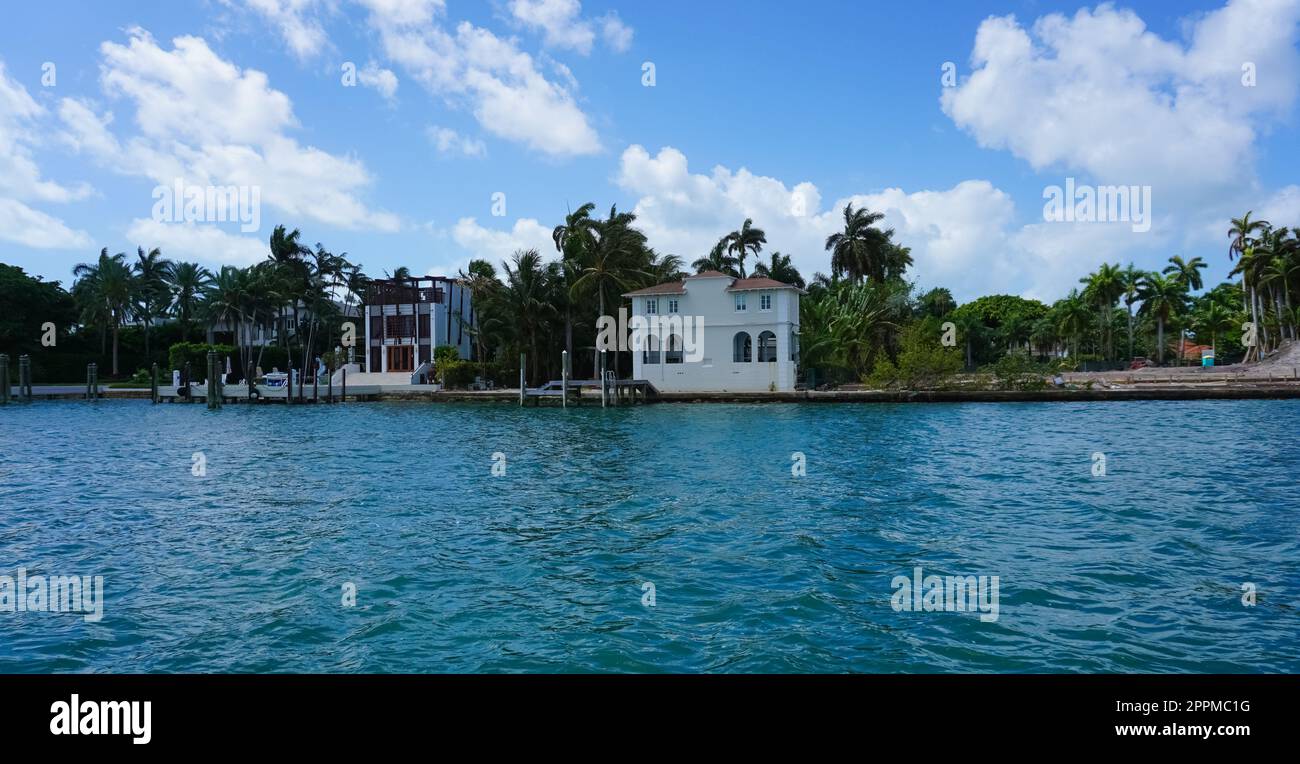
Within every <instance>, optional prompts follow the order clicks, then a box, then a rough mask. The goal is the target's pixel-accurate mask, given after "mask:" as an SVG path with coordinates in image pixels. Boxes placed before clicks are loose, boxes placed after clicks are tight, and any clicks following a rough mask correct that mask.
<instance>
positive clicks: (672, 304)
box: [668, 300, 677, 313]
mask: <svg viewBox="0 0 1300 764" xmlns="http://www.w3.org/2000/svg"><path fill="white" fill-rule="evenodd" d="M668 312H669V313H676V312H677V301H676V300H669V301H668Z"/></svg>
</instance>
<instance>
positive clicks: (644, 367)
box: [632, 277, 799, 392]
mask: <svg viewBox="0 0 1300 764" xmlns="http://www.w3.org/2000/svg"><path fill="white" fill-rule="evenodd" d="M731 282H732V279H731V278H730V277H712V278H690V279H687V281H686V292H685V294H681V295H652V296H637V297H633V298H632V315H634V316H645V315H647V313H646V303H647V301H648V300H658V306H657V307H658V313H659V314H660V315H665V316H666V315H670V314H669V311H668V307H669V306H668V301H669V300H674V299H675V300H677V301H678V308H677V312H678V313H679V314H681V315H682V317H683V319H688V320H689V319H690V318H691V317H693V316H699V317H701V318H702V320H703V323H704V332H703V344H702V351H703V357H702V358H701V359H700V360H699V361H697V362H691V361H690V360H689V354H688V353H687V354H684V355H686V356H687V360H686V362H685V363H680V364H670V363H665V362H664V354H663V353H662V352H661V353H660V362H659V363H657V364H652V363H645V362H644V357H643V355H642V354H641V353H639V352H638V353H633V354H632V374H633V377H634V378H635V379H645V380H649V381H650V382H651V383H652V384H654V386H655V387H656V388H658V389H659V390H663V391H665V392H762V391H768V390H777V391H790V390H794V384H795V371H796V364H795V362H794V361H792V360H791V358H790V350H791V331H792V330H793V331H796V332H797V331H798V327H799V292H798V291H797V290H794V289H765V290H752V291H745V292H742V293H741V294H744V295H745V302H746V310H744V311H743V312H742V311H737V310H736V308H735V298H734V296H735V295H736V294H737V293H736V292H729V291H727V287H728V286H729V285H730V284H731ZM764 294H766V295H770V296H771V298H772V308H771V309H770V310H766V311H764V310H761V309H760V307H759V306H760V305H761V299H760V295H764ZM765 330H766V331H771V332H772V333H774V334H775V335H776V360H775V361H773V362H759V360H758V337H759V334H760V333H761V332H763V331H765ZM740 331H744V332H747V333H748V334H749V336H750V342H751V352H750V361H749V363H743V362H736V361H734V360H733V338H734V337H735V335H736V333H737V332H740Z"/></svg>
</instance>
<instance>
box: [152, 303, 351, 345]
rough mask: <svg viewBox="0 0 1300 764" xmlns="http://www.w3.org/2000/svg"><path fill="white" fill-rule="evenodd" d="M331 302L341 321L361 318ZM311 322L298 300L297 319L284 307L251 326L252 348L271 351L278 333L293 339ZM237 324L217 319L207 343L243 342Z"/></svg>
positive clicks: (348, 307)
mask: <svg viewBox="0 0 1300 764" xmlns="http://www.w3.org/2000/svg"><path fill="white" fill-rule="evenodd" d="M331 302H333V303H334V312H335V313H336V314H337V315H339V316H342V320H347V319H349V318H352V319H359V318H361V306H359V305H355V304H353V305H349V304H346V303H342V302H339V301H338V300H331ZM311 320H312V309H311V307H310V306H309V305H308V304H307V303H306V302H303V301H302V300H299V301H298V312H297V316H296V317H295V315H294V311H293V308H289V307H285V308H282V309H281V310H280V311H279V313H278V314H277V315H276V316H275V317H274V318H273V319H272V320H271V321H270V322H266V323H263V322H258V323H256V324H254V325H253V327H252V330H253V336H252V344H253V347H263V346H266V347H270V346H272V345H278V344H280V333H281V332H283V333H284V335H285V337H286V338H288V337H292V336H294V335H295V334H297V333H298V324H297V322H299V321H300V322H302V324H303V327H304V331H306V327H307V326H308V325H309V324H310V323H311ZM155 323H159V321H158V320H155ZM236 324H237V322H236V321H230V320H226V319H217V320H215V321H212V322H210V323H209V324H208V327H207V339H208V343H209V344H211V343H213V342H216V341H217V339H219V338H220V339H222V340H228V341H230V342H231V343H232V344H238V343H239V342H241V341H243V334H242V332H243V331H244V329H243V328H242V327H238V326H236Z"/></svg>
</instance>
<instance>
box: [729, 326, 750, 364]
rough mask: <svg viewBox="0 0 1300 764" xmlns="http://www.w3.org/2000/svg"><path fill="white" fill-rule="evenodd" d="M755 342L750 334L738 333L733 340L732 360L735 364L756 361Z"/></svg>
mask: <svg viewBox="0 0 1300 764" xmlns="http://www.w3.org/2000/svg"><path fill="white" fill-rule="evenodd" d="M753 354H754V342H753V340H751V339H750V338H749V333H748V332H736V336H735V337H734V338H732V340H731V360H732V362H733V363H749V362H750V361H752V360H754V355H753Z"/></svg>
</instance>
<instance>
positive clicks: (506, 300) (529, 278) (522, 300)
mask: <svg viewBox="0 0 1300 764" xmlns="http://www.w3.org/2000/svg"><path fill="white" fill-rule="evenodd" d="M512 260H513V264H514V265H513V267H511V263H505V264H504V269H505V276H506V279H505V284H504V286H502V287H500V288H499V289H498V290H495V293H496V296H495V299H494V300H493V303H494V306H495V308H496V309H495V310H494V315H493V317H492V318H490V319H489V321H488V323H489V327H490V328H492V329H495V330H497V331H499V332H501V333H502V334H503V335H504V336H506V337H509V338H511V339H513V341H514V342H515V344H516V345H517V346H518V347H520V348H527V349H528V352H529V354H530V356H531V357H532V358H533V363H532V364H531V366H532V377H533V383H534V384H538V383H540V381H541V377H540V375H539V373H538V372H539V371H540V369H541V367H542V364H541V355H540V353H539V352H538V350H539V348H540V340H541V337H542V335H543V333H544V332H545V327H546V324H547V322H548V321H549V320H550V319H551V318H552V317H553V316H554V315H555V306H554V305H552V304H551V302H550V301H549V300H548V299H547V296H548V294H547V293H548V285H547V283H546V269H545V268H544V267H543V266H542V256H541V255H539V254H538V253H537V250H535V249H529V250H516V251H515V253H514V256H513V258H512ZM575 286H576V285H575Z"/></svg>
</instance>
